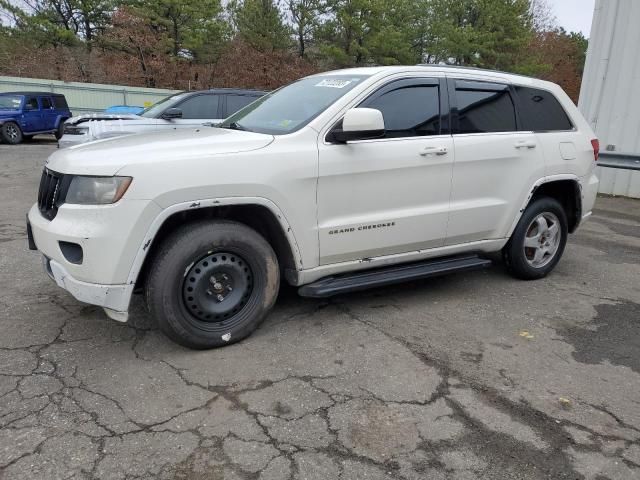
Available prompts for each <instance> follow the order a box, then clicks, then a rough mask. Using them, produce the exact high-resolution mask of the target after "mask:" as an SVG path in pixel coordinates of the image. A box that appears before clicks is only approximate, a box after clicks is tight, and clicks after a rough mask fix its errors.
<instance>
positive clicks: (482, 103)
mask: <svg viewBox="0 0 640 480" xmlns="http://www.w3.org/2000/svg"><path fill="white" fill-rule="evenodd" d="M456 99H457V102H458V132H457V133H494V132H515V131H516V130H517V126H516V110H515V107H514V104H513V100H512V98H511V94H510V93H509V88H508V87H507V86H506V85H500V84H489V83H487V84H485V83H483V82H466V81H458V82H456Z"/></svg>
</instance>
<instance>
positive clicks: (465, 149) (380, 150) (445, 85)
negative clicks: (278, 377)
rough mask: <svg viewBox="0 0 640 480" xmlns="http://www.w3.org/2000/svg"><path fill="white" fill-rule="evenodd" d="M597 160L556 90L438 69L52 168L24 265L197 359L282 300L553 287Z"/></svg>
mask: <svg viewBox="0 0 640 480" xmlns="http://www.w3.org/2000/svg"><path fill="white" fill-rule="evenodd" d="M598 149H599V146H598V141H597V140H596V138H595V135H594V133H593V131H592V130H591V128H590V126H589V125H588V123H587V122H586V121H585V119H584V118H583V117H582V115H581V114H580V113H579V111H578V110H577V108H576V107H575V105H574V104H573V103H572V102H571V100H570V99H569V97H568V96H567V95H566V94H565V93H564V92H563V91H562V89H561V88H560V87H558V86H557V85H555V84H552V83H548V82H544V81H540V80H536V79H532V78H527V77H522V76H517V75H510V74H505V73H500V72H492V71H483V70H476V69H465V68H453V67H446V66H440V65H436V66H413V67H372V68H356V69H348V70H339V71H333V72H328V73H323V74H319V75H313V76H309V77H306V78H303V79H301V80H298V81H296V82H293V83H291V84H289V85H287V86H285V87H282V88H281V89H279V90H277V91H275V92H272V93H270V94H268V95H266V96H264V97H262V98H260V99H259V100H257V101H255V102H253V103H251V104H250V105H248V106H247V107H245V108H243V109H242V110H240V111H239V112H237V113H236V114H234V115H232V116H231V117H229V118H228V119H226V120H225V121H224V122H223V123H222V124H220V125H219V126H218V127H216V128H214V127H198V128H193V129H189V130H183V131H176V132H172V133H171V134H167V133H159V134H153V133H152V134H145V135H137V136H129V137H122V138H115V139H107V140H99V141H95V142H90V143H87V144H84V145H79V146H76V147H71V148H69V149H65V150H60V151H58V152H56V153H54V154H52V155H51V157H50V158H49V160H48V162H47V164H46V166H45V169H44V172H43V174H42V180H41V183H40V190H39V193H38V201H37V203H36V204H35V205H34V206H33V208H31V210H30V212H29V215H28V232H29V240H30V247H31V248H32V249H37V250H39V251H40V252H41V253H42V254H43V262H44V267H45V269H46V271H47V272H48V273H49V275H50V276H51V277H52V278H53V279H54V280H55V282H56V283H57V284H58V285H59V286H60V287H62V288H64V289H66V290H67V291H69V292H70V293H71V294H72V295H73V296H74V297H75V298H77V299H78V300H80V301H82V302H86V303H89V304H93V305H99V306H101V307H104V309H105V310H106V312H107V314H108V315H109V316H110V317H111V318H113V319H116V320H120V321H126V320H127V316H128V313H127V312H128V309H129V302H130V300H131V296H132V294H133V292H134V290H141V291H143V292H144V295H145V298H146V302H147V305H148V307H149V309H150V311H151V313H152V315H153V316H154V317H155V318H156V320H157V322H158V324H159V327H160V328H161V329H162V331H163V332H165V333H166V334H167V335H168V336H170V337H171V338H172V339H174V340H175V341H177V342H179V343H181V344H183V345H186V346H189V347H192V348H211V347H217V346H221V345H226V344H229V343H233V342H236V341H238V340H241V339H242V338H244V337H246V336H247V335H249V334H250V333H251V332H252V331H253V330H254V329H255V328H256V327H257V326H258V324H259V323H260V322H261V321H262V319H263V318H264V317H265V316H266V314H267V313H268V312H269V310H270V309H271V307H272V306H273V305H274V303H275V301H276V297H277V295H278V289H279V285H280V282H281V281H282V280H285V281H287V282H288V283H290V284H291V285H294V286H297V287H299V293H300V294H301V295H305V296H311V297H325V296H330V295H333V294H337V293H343V292H348V291H355V290H360V289H363V288H368V287H372V286H381V285H388V284H391V283H396V282H400V281H403V280H407V279H416V278H424V277H429V276H434V275H440V274H444V273H448V272H454V271H461V270H469V269H474V268H481V267H485V266H487V265H488V264H489V263H490V262H489V260H487V255H488V254H491V253H495V252H502V254H503V258H504V261H505V263H506V266H507V269H508V270H509V271H510V272H511V273H512V274H513V275H514V276H516V277H518V278H521V279H537V278H541V277H544V276H545V275H547V274H548V273H549V272H550V271H551V270H553V268H554V267H555V266H556V264H557V263H558V261H559V260H560V257H561V256H562V253H563V250H564V248H565V244H566V242H567V235H568V234H569V233H572V232H574V231H575V230H576V229H577V228H578V226H579V224H580V223H581V222H582V221H583V220H584V219H585V218H586V217H587V216H589V215H590V214H591V210H592V208H593V205H594V202H595V198H596V192H597V187H598V179H597V177H596V176H595V174H594V168H595V166H596V161H597V159H598Z"/></svg>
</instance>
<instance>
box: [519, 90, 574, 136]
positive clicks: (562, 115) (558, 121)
mask: <svg viewBox="0 0 640 480" xmlns="http://www.w3.org/2000/svg"><path fill="white" fill-rule="evenodd" d="M515 89H516V92H517V94H518V98H519V99H520V110H519V113H520V121H521V123H522V129H523V130H526V131H534V132H553V131H562V130H571V129H573V125H572V124H571V120H569V116H568V115H567V112H565V111H564V108H562V105H560V102H559V101H558V100H557V99H556V97H554V96H553V94H552V93H551V92H547V91H544V90H539V89H537V88H529V87H518V86H516V87H515Z"/></svg>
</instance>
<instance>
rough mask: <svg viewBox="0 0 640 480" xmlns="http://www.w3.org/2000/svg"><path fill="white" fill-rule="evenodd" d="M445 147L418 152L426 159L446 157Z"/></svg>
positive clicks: (426, 148) (429, 148)
mask: <svg viewBox="0 0 640 480" xmlns="http://www.w3.org/2000/svg"><path fill="white" fill-rule="evenodd" d="M446 154H447V147H425V148H423V149H422V150H421V151H420V155H422V156H423V157H426V156H427V155H446Z"/></svg>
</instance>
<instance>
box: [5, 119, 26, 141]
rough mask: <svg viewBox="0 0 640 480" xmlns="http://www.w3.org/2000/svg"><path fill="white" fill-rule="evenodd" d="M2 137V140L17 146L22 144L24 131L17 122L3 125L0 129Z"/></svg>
mask: <svg viewBox="0 0 640 480" xmlns="http://www.w3.org/2000/svg"><path fill="white" fill-rule="evenodd" d="M0 136H1V137H2V140H4V141H5V142H7V143H8V144H10V145H17V144H18V143H20V142H22V130H20V127H19V126H18V124H17V123H15V122H7V123H3V124H2V126H1V127H0Z"/></svg>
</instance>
